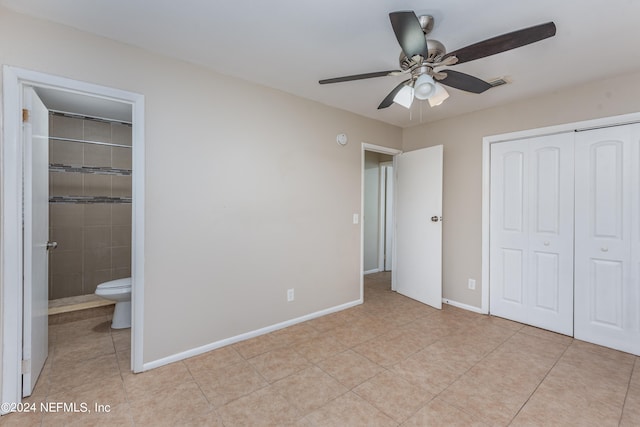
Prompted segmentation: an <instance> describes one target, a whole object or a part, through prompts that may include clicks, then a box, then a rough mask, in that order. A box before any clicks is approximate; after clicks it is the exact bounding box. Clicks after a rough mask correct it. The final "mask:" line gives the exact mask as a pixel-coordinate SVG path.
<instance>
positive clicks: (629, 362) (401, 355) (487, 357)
mask: <svg viewBox="0 0 640 427" xmlns="http://www.w3.org/2000/svg"><path fill="white" fill-rule="evenodd" d="M389 283H390V278H389V274H388V273H380V274H375V275H369V276H367V277H366V280H365V303H364V304H363V305H361V306H358V307H354V308H351V309H348V310H345V311H342V312H339V313H335V314H331V315H328V316H325V317H322V318H318V319H314V320H311V321H308V322H305V323H301V324H298V325H295V326H292V327H289V328H286V329H282V330H279V331H277V332H273V333H270V334H268V335H263V336H260V337H257V338H254V339H251V340H248V341H244V342H240V343H237V344H234V345H231V346H228V347H224V348H221V349H218V350H215V351H211V352H209V353H206V354H203V355H200V356H197V357H193V358H191V359H187V360H184V361H180V362H176V363H173V364H170V365H167V366H163V367H161V368H158V369H154V370H151V371H148V372H145V373H142V374H132V373H131V372H130V369H129V364H130V362H129V358H130V332H129V330H119V331H116V330H111V329H110V327H109V318H108V316H107V315H104V316H101V317H97V318H93V319H87V320H82V321H76V322H71V323H65V324H59V325H51V326H50V353H49V359H48V361H47V363H46V365H45V369H44V371H43V373H42V376H41V378H40V380H39V382H38V384H37V386H36V389H35V392H34V394H33V396H31V397H29V398H28V399H26V400H25V402H35V403H37V404H38V405H39V403H40V402H54V403H57V402H66V403H73V402H75V403H76V404H77V405H78V407H80V406H79V405H80V404H81V403H83V402H84V403H86V404H88V408H89V409H92V410H93V409H94V404H95V403H98V404H101V405H109V408H110V411H109V412H108V413H106V412H105V413H96V412H95V411H92V413H70V412H59V413H42V412H36V413H21V414H18V413H16V414H10V415H7V416H3V417H1V418H0V426H10V425H16V426H66V425H74V426H75V425H77V426H85V425H105V426H107V425H108V426H118V425H149V426H163V425H167V426H172V425H179V426H258V425H267V426H398V425H402V426H439V425H442V426H452V425H459V426H506V425H511V426H565V425H575V426H640V358H639V357H636V356H633V355H630V354H626V353H621V352H618V351H614V350H610V349H607V348H603V347H599V346H596V345H592V344H588V343H585V342H581V341H577V340H573V339H572V338H569V337H566V336H562V335H557V334H554V333H551V332H547V331H543V330H540V329H536V328H533V327H529V326H525V325H522V324H519V323H515V322H511V321H508V320H504V319H500V318H495V317H489V316H483V315H479V314H475V313H472V312H468V311H464V310H460V309H456V308H453V307H451V306H445V307H444V308H443V309H442V310H440V311H439V310H435V309H432V308H430V307H427V306H425V305H423V304H420V303H418V302H416V301H413V300H411V299H408V298H405V297H403V296H401V295H398V294H396V293H394V292H391V290H390V284H389Z"/></svg>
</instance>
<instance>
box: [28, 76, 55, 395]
mask: <svg viewBox="0 0 640 427" xmlns="http://www.w3.org/2000/svg"><path fill="white" fill-rule="evenodd" d="M23 105H24V108H25V109H27V110H28V111H29V112H28V119H27V120H26V121H25V122H24V123H23V137H24V236H23V239H24V288H23V297H24V299H23V303H24V308H23V348H22V359H23V360H24V362H23V363H24V367H23V370H24V372H23V373H24V375H23V377H22V395H23V397H25V396H30V395H31V393H32V391H33V388H34V386H35V384H36V381H37V380H38V376H39V375H40V372H41V371H42V367H43V366H44V362H45V360H46V359H47V354H48V338H49V337H48V320H49V319H48V303H49V301H48V300H49V287H48V264H49V263H48V255H47V241H48V236H49V115H48V111H47V109H46V107H45V106H44V104H43V103H42V101H40V98H38V96H37V95H36V93H35V91H34V90H33V88H31V87H25V89H24V104H23Z"/></svg>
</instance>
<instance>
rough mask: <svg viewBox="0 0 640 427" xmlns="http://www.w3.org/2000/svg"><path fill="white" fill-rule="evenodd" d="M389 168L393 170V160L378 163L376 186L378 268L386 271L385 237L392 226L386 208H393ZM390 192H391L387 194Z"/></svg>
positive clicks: (387, 254)
mask: <svg viewBox="0 0 640 427" xmlns="http://www.w3.org/2000/svg"><path fill="white" fill-rule="evenodd" d="M389 168H391V171H393V161H390V162H382V163H380V164H379V165H378V178H379V179H378V186H379V188H378V189H379V193H378V194H379V195H378V201H379V205H380V206H378V208H379V210H378V212H379V214H378V218H379V224H378V226H379V227H378V270H380V271H386V262H385V259H386V257H385V255H386V256H387V257H388V256H390V255H391V254H389V253H388V252H391V251H388V249H389V242H388V240H389V239H387V236H388V230H389V228H391V227H393V225H392V223H391V221H392V220H393V215H389V214H388V208H389V207H390V206H391V208H393V203H390V201H389V197H391V198H392V197H393V189H392V190H391V191H388V188H387V183H388V182H389V177H388V174H389ZM391 183H392V184H391V185H393V178H392V179H391ZM389 193H391V194H389Z"/></svg>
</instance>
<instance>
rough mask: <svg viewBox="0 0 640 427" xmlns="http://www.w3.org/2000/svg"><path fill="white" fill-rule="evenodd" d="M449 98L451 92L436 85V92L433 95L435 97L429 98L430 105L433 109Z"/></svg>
mask: <svg viewBox="0 0 640 427" xmlns="http://www.w3.org/2000/svg"><path fill="white" fill-rule="evenodd" d="M448 97H449V92H447V90H446V89H445V88H444V86H442V85H441V84H438V83H436V90H435V92H434V93H433V95H431V96H430V97H429V105H430V106H432V107H435V106H436V105H440V104H442V103H443V102H444V100H445V99H447V98H448Z"/></svg>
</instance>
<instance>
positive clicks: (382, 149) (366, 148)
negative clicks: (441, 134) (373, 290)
mask: <svg viewBox="0 0 640 427" xmlns="http://www.w3.org/2000/svg"><path fill="white" fill-rule="evenodd" d="M365 151H373V152H375V153H382V154H388V155H390V156H393V165H394V166H395V162H396V159H395V156H396V155H398V154H401V153H402V151H401V150H397V149H395V148H389V147H383V146H382V145H374V144H369V143H366V142H363V143H362V146H361V149H360V300H361V301H364V277H363V276H364V221H363V220H362V213H363V212H364V155H365ZM394 170H395V167H394ZM394 185H395V181H394ZM395 194H396V192H395V191H394V192H393V197H394V198H395ZM394 206H395V203H394ZM395 257H396V254H395V246H394V250H393V254H392V261H391V263H392V265H395ZM391 289H395V276H394V271H393V270H392V271H391Z"/></svg>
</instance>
